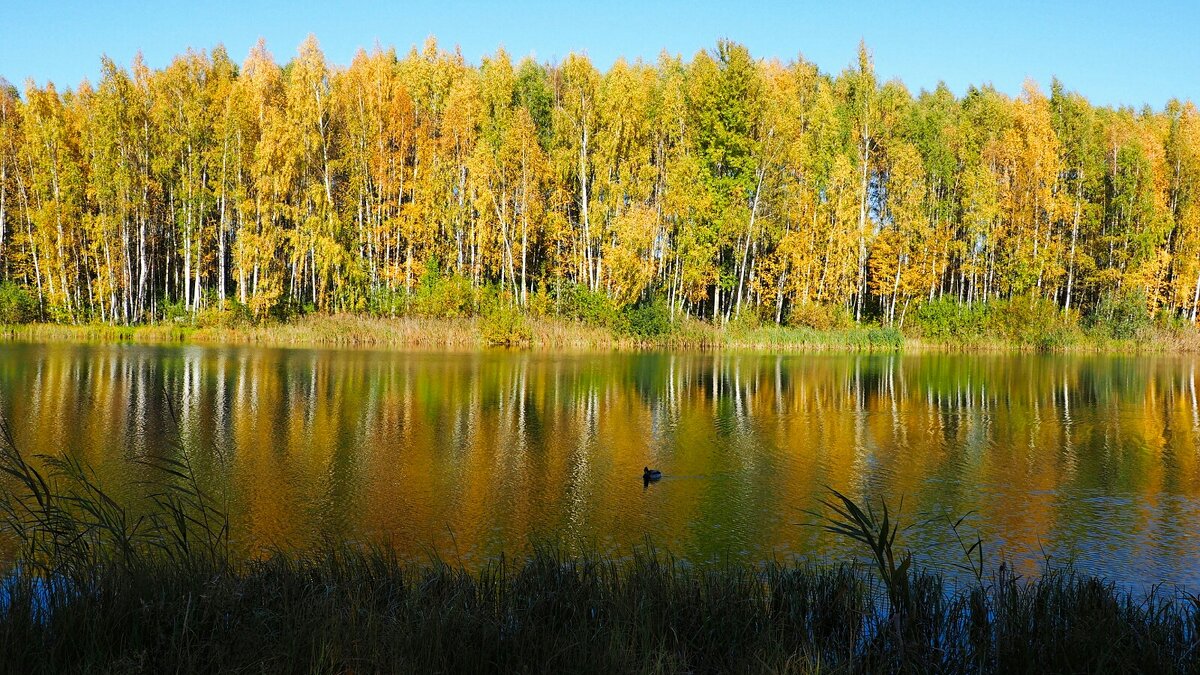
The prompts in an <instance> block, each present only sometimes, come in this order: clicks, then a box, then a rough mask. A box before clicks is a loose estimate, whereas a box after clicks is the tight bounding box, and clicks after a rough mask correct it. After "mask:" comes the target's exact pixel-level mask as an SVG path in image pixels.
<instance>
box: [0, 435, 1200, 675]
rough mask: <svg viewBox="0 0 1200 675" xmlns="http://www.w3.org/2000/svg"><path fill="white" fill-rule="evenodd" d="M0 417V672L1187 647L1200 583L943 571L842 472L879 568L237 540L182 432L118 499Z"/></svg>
mask: <svg viewBox="0 0 1200 675" xmlns="http://www.w3.org/2000/svg"><path fill="white" fill-rule="evenodd" d="M0 431H4V430H3V429H0ZM0 440H2V441H3V442H2V443H0V470H2V471H3V473H4V477H5V480H4V481H2V482H0V484H2V485H3V486H4V491H3V499H2V500H0V504H2V505H3V507H2V509H3V510H2V514H0V515H2V516H3V518H2V519H0V523H2V525H3V527H4V529H5V531H6V532H7V533H8V534H9V535H11V536H13V537H14V538H15V540H16V541H17V542H18V544H19V555H18V562H17V564H16V565H15V566H14V567H13V568H12V570H11V571H10V572H9V573H8V575H7V576H5V577H0V578H2V579H3V581H2V582H0V671H3V672H14V673H17V672H19V673H71V672H129V673H145V672H152V673H159V672H256V673H257V672H321V673H349V672H472V673H474V672H497V671H503V672H603V673H611V672H648V673H655V672H687V673H707V672H782V673H808V672H838V673H841V672H921V673H925V672H944V673H1001V672H1003V673H1008V672H1162V673H1172V672H1176V673H1188V672H1196V671H1197V670H1198V669H1200V654H1198V653H1197V639H1198V637H1200V603H1198V602H1197V600H1196V598H1194V597H1192V596H1190V595H1187V594H1186V593H1183V592H1181V591H1169V590H1166V589H1162V588H1157V589H1153V590H1152V591H1150V592H1145V593H1138V592H1134V591H1131V590H1128V589H1123V588H1121V587H1119V586H1118V585H1117V584H1115V583H1113V582H1112V581H1108V580H1104V579H1100V578H1096V577H1092V576H1087V575H1080V574H1076V573H1074V572H1072V571H1071V570H1069V569H1058V570H1051V571H1048V572H1047V573H1046V574H1044V575H1043V576H1041V577H1038V578H1032V579H1026V578H1021V577H1018V576H1016V575H1014V574H1013V573H1012V572H1011V571H1009V570H1007V568H1006V567H1005V566H1003V565H1001V566H999V567H998V568H996V569H994V570H990V571H988V572H986V573H985V572H984V571H983V570H982V565H983V562H984V558H983V556H982V548H981V547H977V546H974V545H968V544H967V542H968V541H969V539H960V541H963V542H964V553H965V554H967V557H968V559H970V560H978V561H979V564H980V566H981V567H980V571H979V574H977V575H975V576H974V577H973V579H974V580H973V581H971V582H968V583H967V584H965V585H963V586H958V585H955V584H954V583H952V582H948V581H946V580H945V579H944V578H943V577H942V576H940V575H938V574H937V573H936V572H934V571H930V570H922V569H916V567H915V566H914V565H912V564H911V563H910V562H908V561H911V555H910V554H909V553H908V552H907V551H900V550H896V549H895V536H894V535H895V532H896V531H897V529H898V528H899V527H900V526H899V524H898V522H897V521H898V517H899V513H898V512H896V511H885V510H884V509H883V508H878V509H877V508H876V507H875V506H873V505H870V504H869V503H868V504H865V505H864V504H858V503H856V502H854V500H852V499H850V498H848V497H845V496H844V495H840V494H837V493H834V496H833V497H832V498H831V499H830V500H829V501H828V503H827V505H826V506H827V510H826V511H824V512H822V513H821V514H820V517H821V518H822V519H823V520H822V521H820V522H822V523H823V524H824V526H825V527H828V528H830V529H831V530H833V531H838V532H839V533H840V534H843V535H845V536H849V537H850V538H851V539H854V540H856V541H858V542H860V543H862V544H863V545H864V547H866V548H865V550H869V551H870V553H871V557H872V559H873V560H874V561H875V567H876V569H877V570H878V571H877V572H873V571H872V570H871V568H869V567H862V566H859V565H856V564H853V563H849V562H846V563H834V564H829V565H807V564H797V563H787V562H780V561H768V562H766V563H763V564H758V565H751V564H724V565H720V566H716V567H696V566H692V565H688V564H686V563H685V562H684V561H679V560H676V559H674V558H672V557H671V556H670V555H669V554H666V553H663V552H660V551H657V550H655V549H654V548H653V547H651V546H649V545H647V546H642V547H638V548H636V549H634V551H633V553H632V555H631V556H630V557H628V558H624V559H616V558H613V557H608V556H602V555H589V554H584V555H569V554H567V553H565V552H564V551H563V550H562V549H561V548H558V547H556V546H554V545H553V544H545V545H538V546H535V547H534V550H533V552H532V553H531V554H530V555H528V556H525V557H522V558H507V557H499V558H496V559H494V560H492V561H490V562H488V563H486V564H484V565H483V566H482V567H481V568H478V569H473V570H468V569H465V568H463V567H462V566H459V565H455V564H451V563H449V562H447V561H445V560H443V559H440V558H438V557H437V556H436V555H434V556H432V557H431V558H430V559H429V560H426V561H405V560H400V559H398V558H397V557H396V555H395V554H394V552H392V551H390V550H388V549H384V548H371V547H354V546H347V545H339V544H336V543H330V544H329V545H327V546H326V547H324V548H322V549H320V550H318V551H314V552H309V553H304V554H298V553H284V552H277V553H274V554H272V555H269V556H267V557H265V558H257V559H238V558H235V556H234V555H233V554H232V553H231V552H230V548H229V546H228V542H229V527H228V519H227V518H226V517H225V516H224V515H223V512H222V510H221V508H220V503H221V502H220V499H219V497H217V496H212V495H208V494H206V493H205V492H204V491H203V490H202V489H201V488H200V486H199V483H198V482H197V481H196V480H195V477H194V474H193V472H192V469H191V464H190V462H189V460H188V456H187V453H186V452H184V451H183V450H182V449H181V448H175V452H174V453H166V454H167V455H168V456H171V457H173V459H170V460H155V461H151V462H149V463H146V464H144V465H143V468H145V469H147V471H148V473H147V474H144V475H148V476H149V478H146V479H144V480H142V481H141V482H139V483H138V484H137V487H138V488H139V489H141V490H142V494H143V496H144V498H145V499H146V500H147V503H148V504H149V505H150V507H151V508H149V510H148V513H147V515H144V516H138V517H134V516H133V515H132V514H131V513H129V512H128V511H126V510H125V508H124V507H122V506H121V505H120V503H118V501H117V500H116V499H113V498H112V497H111V496H110V494H109V492H108V491H106V489H105V488H104V486H101V485H99V484H98V482H97V481H96V479H95V476H94V475H93V474H92V473H91V472H90V471H89V470H88V468H87V467H86V466H84V465H82V464H80V463H78V462H74V461H72V460H69V459H65V458H61V457H47V458H42V459H41V460H31V459H28V458H26V457H25V456H24V455H23V454H22V453H21V452H20V451H19V450H18V449H17V448H16V446H15V444H14V443H13V442H12V437H11V436H10V435H8V434H7V432H6V431H4V433H2V434H0ZM39 465H40V466H43V467H46V468H45V469H39V468H38V466H39ZM958 525H961V521H960V522H959V523H957V524H954V527H955V528H956V534H957V527H958Z"/></svg>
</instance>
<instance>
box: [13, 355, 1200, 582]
mask: <svg viewBox="0 0 1200 675" xmlns="http://www.w3.org/2000/svg"><path fill="white" fill-rule="evenodd" d="M1196 365H1197V363H1196V360H1194V359H1193V358H1190V357H1150V356H1142V357H1093V356H1032V355H1003V356H996V355H912V356H902V355H872V356H859V355H817V356H814V355H788V356H775V355H757V354H715V355H714V354H672V353H665V354H593V355H585V354H569V355H558V354H540V353H513V352H486V353H450V354H445V353H406V352H374V351H324V350H298V349H291V350H281V349H266V348H256V347H195V346H186V347H147V346H128V345H101V346H94V345H60V344H5V345H0V413H2V414H3V415H4V417H5V418H6V419H7V420H9V421H10V422H11V424H12V426H13V430H14V435H15V437H16V439H17V442H18V444H19V445H20V446H21V448H22V449H24V450H25V451H27V452H30V453H33V452H37V453H56V452H69V453H75V454H77V455H79V456H81V457H83V458H86V459H87V460H88V461H89V462H91V463H93V464H94V465H96V466H97V467H98V471H99V473H100V475H101V476H102V477H103V478H104V480H106V481H112V483H113V484H116V483H117V482H119V481H121V480H126V481H127V480H128V479H129V478H130V477H131V475H133V474H135V473H136V470H131V468H130V465H129V463H128V462H127V460H128V459H131V458H138V457H145V456H153V455H158V454H172V453H177V452H179V450H177V449H176V448H177V447H182V448H183V449H184V451H185V452H187V453H188V454H189V456H190V457H191V458H192V459H193V462H194V464H195V466H196V467H197V469H198V471H199V472H200V473H201V474H202V476H203V479H204V481H205V483H206V484H207V485H209V486H210V488H211V489H212V490H213V491H214V492H215V493H217V494H220V495H222V496H223V498H224V499H225V500H227V502H228V505H229V506H228V508H229V510H230V513H231V515H232V522H233V533H234V537H235V539H236V543H237V545H238V546H239V547H240V548H242V549H244V550H246V551H250V552H261V551H265V550H269V549H271V548H275V547H282V548H288V549H297V548H307V547H312V546H315V545H318V544H319V543H320V542H322V541H323V540H326V539H335V540H344V539H349V540H353V541H360V542H373V543H386V544H389V545H391V546H394V547H395V548H397V549H398V550H399V551H400V553H401V554H402V555H405V556H409V557H420V556H423V555H424V554H426V553H428V552H430V551H437V552H439V553H440V554H442V555H444V556H446V557H448V558H450V559H452V560H461V561H462V562H464V563H465V564H468V565H470V564H473V563H475V562H477V561H479V560H482V559H484V558H486V557H488V556H492V555H495V554H496V553H498V552H500V551H507V552H510V553H518V552H521V551H523V550H525V549H527V548H528V546H529V545H530V542H531V541H535V540H539V539H553V540H556V541H559V542H561V543H562V544H563V545H565V546H567V547H569V548H571V549H574V550H585V549H586V550H595V549H599V550H602V551H608V552H612V553H614V554H617V555H624V554H627V553H629V551H630V550H631V547H632V546H634V545H639V544H642V543H645V542H651V543H653V544H655V545H657V546H660V547H664V548H667V549H669V550H671V551H672V552H674V553H675V554H677V555H679V556H681V557H684V558H686V559H688V560H690V561H694V562H708V561H721V560H726V559H732V560H762V559H766V558H770V557H776V558H781V559H787V558H790V557H792V556H800V557H808V558H837V559H840V558H843V557H845V556H847V555H848V547H847V545H846V544H845V543H844V542H840V541H837V540H835V539H833V538H831V537H830V536H829V535H826V534H824V533H822V532H821V531H820V530H819V529H818V528H815V527H812V526H811V525H809V524H810V523H812V522H813V518H812V516H810V515H808V514H807V513H806V512H805V511H806V510H809V509H814V508H818V500H819V499H820V498H822V497H823V496H824V494H825V493H824V489H825V488H824V486H826V485H830V486H834V487H836V488H838V489H841V490H843V491H845V492H847V493H848V494H851V495H853V496H856V497H861V496H863V495H867V494H869V495H880V496H884V497H886V498H887V499H889V500H891V501H892V502H893V503H894V504H896V503H899V501H900V499H901V498H903V500H904V502H903V503H904V513H905V514H907V516H908V519H909V520H910V521H912V522H914V523H915V524H914V526H913V527H912V529H910V530H909V531H908V532H907V533H906V542H907V543H908V544H909V545H911V546H913V547H914V549H915V550H916V551H917V554H918V560H919V561H920V562H922V563H926V564H930V565H937V566H939V567H942V568H945V569H949V568H950V566H952V565H954V564H956V563H960V562H962V556H961V553H960V552H959V550H958V547H957V544H956V543H955V542H954V540H953V538H952V535H951V532H950V530H949V528H948V526H947V518H950V517H955V518H956V517H957V516H959V515H962V514H968V513H969V514H971V515H970V516H969V518H968V522H970V523H971V524H972V525H974V526H975V527H977V528H978V530H979V531H980V533H981V534H982V536H983V539H984V540H985V542H986V544H987V550H988V552H989V556H990V557H991V558H992V559H993V560H998V559H1000V558H1001V557H1003V558H1005V559H1007V560H1009V561H1010V562H1011V563H1012V564H1014V565H1016V566H1017V568H1018V569H1019V570H1021V571H1023V572H1027V573H1035V572H1036V571H1037V570H1038V569H1039V568H1040V567H1041V566H1042V565H1043V564H1044V563H1045V562H1046V561H1050V562H1051V563H1052V564H1054V563H1062V562H1066V561H1073V562H1074V563H1075V564H1076V565H1077V566H1078V567H1079V568H1081V569H1084V570H1086V571H1089V572H1097V573H1102V574H1105V575H1109V576H1111V577H1112V578H1114V579H1117V580H1120V581H1123V582H1131V583H1138V584H1145V583H1153V582H1158V581H1167V582H1174V583H1180V584H1184V585H1186V586H1191V587H1196V586H1200V565H1198V563H1200V541H1198V540H1197V537H1196V533H1197V532H1200V463H1198V461H1197V438H1198V433H1200V412H1198V407H1197V395H1196ZM169 402H170V404H168V403H169ZM172 410H174V411H175V413H174V414H172V413H171V412H170V411H172ZM173 441H175V442H177V444H176V443H174V442H173ZM645 465H650V466H652V467H655V468H659V469H661V470H662V471H663V472H664V474H666V476H665V478H664V479H663V480H662V481H660V482H658V483H654V484H651V485H649V486H645V485H643V483H642V480H641V472H642V467H643V466H645Z"/></svg>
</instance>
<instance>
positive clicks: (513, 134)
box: [0, 36, 1200, 327]
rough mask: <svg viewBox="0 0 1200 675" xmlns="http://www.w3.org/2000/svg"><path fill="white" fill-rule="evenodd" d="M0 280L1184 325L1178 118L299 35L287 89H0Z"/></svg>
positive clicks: (113, 289) (359, 300)
mask: <svg viewBox="0 0 1200 675" xmlns="http://www.w3.org/2000/svg"><path fill="white" fill-rule="evenodd" d="M0 280H2V281H3V283H2V284H0V289H2V292H0V295H3V296H4V297H5V298H7V302H8V303H9V304H10V305H12V304H13V303H14V302H15V303H17V305H19V306H21V307H24V313H23V314H21V313H19V312H18V315H19V318H20V319H22V320H43V321H55V322H67V323H81V322H108V323H116V324H133V323H145V322H154V321H160V320H163V319H165V318H167V317H171V316H179V315H183V316H186V315H189V314H191V315H194V314H196V313H198V312H202V311H206V310H209V309H212V308H217V309H234V310H237V311H240V312H244V313H245V315H246V316H248V317H254V318H258V319H262V318H266V317H287V316H291V315H295V314H297V313H304V312H357V313H374V314H379V315H387V314H391V315H395V314H396V313H397V312H405V311H415V310H414V309H413V307H414V305H413V303H412V302H410V300H411V298H413V297H416V295H417V294H418V293H419V291H420V290H421V289H426V291H428V289H430V288H436V289H439V290H438V294H439V295H438V297H439V298H440V299H439V301H438V302H437V303H436V306H434V307H433V309H429V304H428V303H427V304H426V305H423V307H425V308H426V309H425V310H424V311H429V312H432V313H436V314H439V315H447V316H457V315H469V314H471V313H472V312H478V311H480V303H481V302H482V301H481V300H480V298H484V297H486V298H490V299H491V302H493V303H499V304H502V305H503V306H505V307H511V308H515V309H517V310H519V311H527V312H530V313H533V314H539V313H552V312H554V311H555V310H556V308H557V309H561V307H562V305H563V303H564V302H567V299H573V300H571V301H572V302H575V303H577V304H578V303H579V302H581V300H580V299H581V298H582V299H584V300H586V301H591V300H595V301H600V302H604V303H608V304H609V305H610V306H612V307H616V308H622V307H635V306H641V305H645V304H648V303H657V305H658V306H660V307H663V308H665V311H669V312H670V315H671V316H672V317H673V318H674V317H676V316H691V317H696V318H701V319H706V320H711V321H713V322H714V323H722V322H726V321H729V320H731V319H735V318H737V317H739V316H742V315H753V316H755V317H757V320H760V321H763V322H768V321H770V322H776V323H784V324H786V323H793V324H804V325H828V324H831V323H837V322H838V321H846V322H850V321H863V322H866V321H870V322H875V323H878V324H880V325H884V326H897V327H903V325H904V322H905V320H906V317H909V316H911V315H912V313H913V311H914V310H915V309H916V308H919V307H920V306H922V305H923V304H927V303H930V302H931V301H935V300H936V301H939V302H955V303H962V305H964V306H971V305H976V304H978V303H984V304H986V303H990V302H993V301H997V300H1000V301H1011V300H1013V299H1029V300H1032V301H1035V302H1039V303H1042V304H1044V305H1046V306H1049V303H1053V305H1054V306H1056V307H1057V308H1059V309H1061V310H1062V311H1063V312H1064V313H1065V314H1070V313H1072V312H1074V313H1077V314H1082V313H1086V312H1088V311H1093V310H1094V309H1095V308H1096V307H1099V306H1107V305H1105V303H1111V302H1114V301H1115V300H1114V299H1116V300H1119V301H1122V302H1133V303H1135V304H1136V305H1138V306H1139V307H1141V306H1144V308H1145V310H1146V312H1147V313H1149V314H1150V315H1157V316H1159V317H1167V318H1169V319H1170V320H1173V321H1176V322H1191V323H1194V322H1195V320H1196V317H1197V309H1198V306H1200V115H1198V113H1197V110H1196V107H1195V105H1194V103H1193V102H1191V101H1178V100H1173V101H1171V102H1169V103H1168V104H1167V105H1166V106H1165V108H1164V109H1162V110H1153V109H1151V108H1149V107H1146V108H1142V109H1140V110H1135V109H1133V108H1128V107H1119V108H1113V107H1101V106H1095V105H1092V104H1091V103H1089V101H1088V100H1087V98H1085V97H1084V96H1083V95H1081V94H1079V93H1076V92H1072V91H1069V90H1068V89H1067V88H1066V87H1065V86H1064V85H1063V84H1062V83H1060V82H1058V81H1057V80H1055V81H1053V82H1052V83H1051V84H1050V89H1049V92H1046V91H1044V90H1043V89H1042V88H1040V87H1039V86H1038V85H1037V84H1035V83H1033V82H1027V83H1026V85H1025V86H1024V88H1023V91H1022V92H1021V94H1020V95H1019V96H1016V97H1012V96H1009V95H1006V94H1004V93H1002V92H1000V91H998V90H996V89H995V88H994V87H992V86H989V85H982V86H974V87H971V88H970V89H969V90H967V91H966V92H965V94H964V95H963V96H961V97H959V96H956V95H955V94H954V93H952V92H951V91H950V90H949V89H948V88H947V87H945V86H944V85H943V86H939V87H937V88H936V89H935V90H933V91H921V92H919V93H916V94H914V93H913V92H911V91H909V90H908V89H907V88H906V87H905V85H904V84H903V83H902V82H900V81H896V80H892V81H887V82H881V81H879V78H877V76H876V74H875V71H874V67H873V65H872V56H871V54H870V52H869V51H868V49H867V48H866V46H865V45H860V46H859V51H858V58H857V60H856V61H854V62H853V63H851V64H850V65H848V67H847V68H846V69H844V70H843V71H842V72H840V73H837V74H831V73H825V72H821V70H820V69H818V67H817V66H815V65H814V64H813V63H810V62H807V61H805V60H804V59H803V58H797V59H796V60H794V61H789V62H786V63H785V62H781V61H780V60H777V59H756V58H755V57H753V56H752V55H751V54H750V53H749V51H748V50H747V49H746V48H745V47H744V46H742V45H739V44H737V43H734V42H730V41H719V42H717V43H716V45H715V47H713V48H712V49H708V50H704V51H700V52H698V53H696V54H695V55H694V56H692V57H691V59H690V60H684V59H683V58H681V57H679V56H671V55H668V54H666V53H664V54H663V55H662V56H660V57H659V59H658V60H657V61H656V62H655V63H653V64H651V63H644V62H641V61H634V62H627V61H625V60H617V61H616V62H615V63H614V64H613V65H612V66H611V67H609V68H608V69H607V71H601V70H600V69H598V68H597V67H596V66H595V65H594V64H593V63H591V61H590V60H589V59H588V57H587V56H585V55H580V54H571V55H569V56H567V57H566V58H565V59H563V60H562V61H561V62H560V63H539V62H537V61H535V60H533V59H531V58H525V59H523V60H519V61H517V62H514V59H513V58H512V57H511V56H510V55H509V54H507V53H506V52H505V51H503V50H499V51H497V52H495V53H494V54H493V55H491V56H488V57H485V58H483V59H481V62H480V63H478V64H473V63H469V62H467V61H466V60H465V59H464V58H463V56H462V55H461V54H460V53H459V52H458V51H457V50H455V51H447V50H445V49H443V48H440V47H439V46H438V45H437V43H436V41H435V40H434V39H432V38H430V39H429V40H428V41H427V42H426V43H425V44H424V45H422V46H421V47H419V48H418V47H414V48H413V49H412V50H411V51H409V52H408V53H407V54H404V55H403V56H401V55H400V54H398V53H397V51H396V50H395V49H385V48H381V47H378V46H377V47H375V48H374V49H373V50H372V51H365V50H362V51H360V52H359V53H358V54H357V55H356V56H355V57H354V59H353V60H352V62H351V63H350V64H349V65H348V66H339V65H336V64H330V63H329V62H327V60H326V58H325V56H324V54H323V53H322V51H321V48H320V46H319V44H318V42H317V40H316V39H315V38H314V37H311V36H310V37H309V38H308V39H307V40H306V41H305V42H303V44H301V45H300V47H299V49H298V51H297V53H296V54H295V56H294V57H292V58H291V60H289V61H287V62H286V63H285V64H283V65H279V63H278V62H277V61H276V59H275V58H274V57H273V56H272V54H271V53H269V52H268V51H267V49H266V46H265V44H264V43H263V42H262V41H260V42H259V43H258V45H257V46H255V47H254V48H253V49H251V50H250V53H249V55H248V56H247V57H246V59H245V60H244V62H242V63H241V64H240V65H239V64H238V63H236V62H235V61H234V60H233V59H232V58H231V57H230V55H229V54H228V53H227V52H226V51H225V49H224V48H222V47H220V46H218V47H216V48H214V49H213V50H212V51H211V52H207V51H195V50H188V51H187V52H185V53H183V54H182V55H179V56H177V57H175V58H174V60H173V61H172V62H171V63H170V65H168V66H166V67H165V68H163V69H160V70H156V69H152V68H150V67H148V66H147V65H146V64H145V63H144V62H143V60H142V59H141V57H138V58H136V59H135V60H134V61H133V63H132V64H130V65H129V66H128V67H125V66H122V65H119V64H117V63H114V62H113V61H112V60H110V59H107V58H105V59H103V60H102V74H101V76H100V77H99V80H98V81H97V82H95V83H92V82H89V81H87V80H84V81H83V82H81V83H79V84H78V86H76V87H75V88H74V89H61V90H60V89H59V88H58V87H57V86H55V85H54V84H53V83H48V84H46V85H45V86H37V85H36V84H35V83H33V82H32V81H30V82H29V83H27V84H26V85H25V86H24V90H23V91H22V90H19V89H18V88H17V87H15V86H13V85H11V84H9V83H7V82H4V81H2V80H0ZM14 298H16V300H14ZM22 303H23V304H22ZM11 314H12V312H10V315H11ZM10 320H11V319H10Z"/></svg>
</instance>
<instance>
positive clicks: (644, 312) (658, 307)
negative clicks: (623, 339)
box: [617, 300, 671, 339]
mask: <svg viewBox="0 0 1200 675" xmlns="http://www.w3.org/2000/svg"><path fill="white" fill-rule="evenodd" d="M617 327H618V330H619V331H620V332H622V333H625V334H627V335H632V336H634V337H638V338H642V339H647V338H655V337H659V336H662V335H666V334H667V333H670V332H671V311H670V309H668V308H667V303H665V302H663V301H661V300H651V301H649V302H641V303H638V304H636V305H628V306H626V307H624V308H623V309H622V310H621V316H620V321H618V326H617Z"/></svg>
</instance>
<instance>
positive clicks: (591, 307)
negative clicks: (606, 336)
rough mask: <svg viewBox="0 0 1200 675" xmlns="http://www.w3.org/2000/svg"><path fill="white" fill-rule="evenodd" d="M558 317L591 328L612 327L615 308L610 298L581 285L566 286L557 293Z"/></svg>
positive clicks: (615, 317)
mask: <svg viewBox="0 0 1200 675" xmlns="http://www.w3.org/2000/svg"><path fill="white" fill-rule="evenodd" d="M558 307H559V308H558V313H559V316H562V317H563V318H567V319H575V320H576V321H582V322H584V323H586V324H590V325H593V326H612V325H613V323H614V321H615V320H616V319H617V307H616V304H614V303H613V300H612V298H610V297H608V296H607V295H605V294H604V293H600V292H597V291H593V290H591V289H589V288H588V287H587V286H584V285H582V284H568V285H566V286H564V287H563V288H562V290H561V291H560V292H559V303H558Z"/></svg>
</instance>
